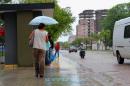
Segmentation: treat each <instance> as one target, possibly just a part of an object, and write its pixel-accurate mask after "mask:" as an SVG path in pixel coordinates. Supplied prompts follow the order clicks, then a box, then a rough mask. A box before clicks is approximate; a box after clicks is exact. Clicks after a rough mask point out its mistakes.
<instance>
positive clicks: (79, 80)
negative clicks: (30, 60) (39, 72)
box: [0, 56, 103, 86]
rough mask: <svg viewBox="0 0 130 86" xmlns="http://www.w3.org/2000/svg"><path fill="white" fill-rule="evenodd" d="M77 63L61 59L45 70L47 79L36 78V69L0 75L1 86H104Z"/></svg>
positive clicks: (7, 72) (13, 71)
mask: <svg viewBox="0 0 130 86" xmlns="http://www.w3.org/2000/svg"><path fill="white" fill-rule="evenodd" d="M90 72H91V71H89V72H88V70H86V69H84V68H83V67H81V66H80V65H78V64H77V63H76V62H74V61H72V60H70V59H67V58H65V57H63V56H62V57H61V58H60V60H59V61H55V62H53V64H52V65H51V66H48V67H46V69H45V78H44V79H37V78H35V77H34V68H25V67H24V68H18V69H15V70H9V71H4V74H1V75H0V86H103V85H102V84H100V83H99V82H97V81H96V80H94V79H93V78H92V74H93V73H90Z"/></svg>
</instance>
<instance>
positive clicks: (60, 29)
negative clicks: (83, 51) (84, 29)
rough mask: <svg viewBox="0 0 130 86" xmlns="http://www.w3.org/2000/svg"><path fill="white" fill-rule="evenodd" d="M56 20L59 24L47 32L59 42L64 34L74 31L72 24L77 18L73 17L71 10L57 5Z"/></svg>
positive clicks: (50, 27) (55, 10) (49, 28)
mask: <svg viewBox="0 0 130 86" xmlns="http://www.w3.org/2000/svg"><path fill="white" fill-rule="evenodd" d="M54 18H55V19H56V20H57V21H58V22H59V24H57V25H53V26H49V27H48V28H47V30H48V32H50V33H51V34H52V36H53V38H55V40H57V39H58V38H59V36H61V35H62V34H64V33H70V32H71V31H72V26H71V24H72V23H73V22H74V20H75V18H74V17H73V16H72V13H71V10H70V8H60V6H58V5H57V4H56V6H55V9H54Z"/></svg>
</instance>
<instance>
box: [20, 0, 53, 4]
mask: <svg viewBox="0 0 130 86" xmlns="http://www.w3.org/2000/svg"><path fill="white" fill-rule="evenodd" d="M22 2H24V3H48V2H54V0H22Z"/></svg>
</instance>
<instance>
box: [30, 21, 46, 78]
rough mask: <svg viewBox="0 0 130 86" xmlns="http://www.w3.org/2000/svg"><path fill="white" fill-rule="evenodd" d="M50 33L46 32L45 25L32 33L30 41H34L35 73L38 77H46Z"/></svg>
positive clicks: (41, 24)
mask: <svg viewBox="0 0 130 86" xmlns="http://www.w3.org/2000/svg"><path fill="white" fill-rule="evenodd" d="M47 34H48V32H47V31H46V30H45V24H43V23H40V24H39V25H38V29H35V30H34V31H32V33H31V34H30V36H29V39H33V54H34V59H35V73H36V77H37V78H38V77H40V78H42V77H44V68H45V65H44V64H45V63H44V62H45V51H46V43H47V41H48V36H47Z"/></svg>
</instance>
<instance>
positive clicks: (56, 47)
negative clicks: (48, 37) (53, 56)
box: [55, 43, 60, 51]
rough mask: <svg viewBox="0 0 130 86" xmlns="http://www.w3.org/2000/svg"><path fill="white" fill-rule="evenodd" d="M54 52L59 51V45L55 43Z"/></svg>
mask: <svg viewBox="0 0 130 86" xmlns="http://www.w3.org/2000/svg"><path fill="white" fill-rule="evenodd" d="M55 50H56V51H59V50H60V44H59V43H56V45H55Z"/></svg>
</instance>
